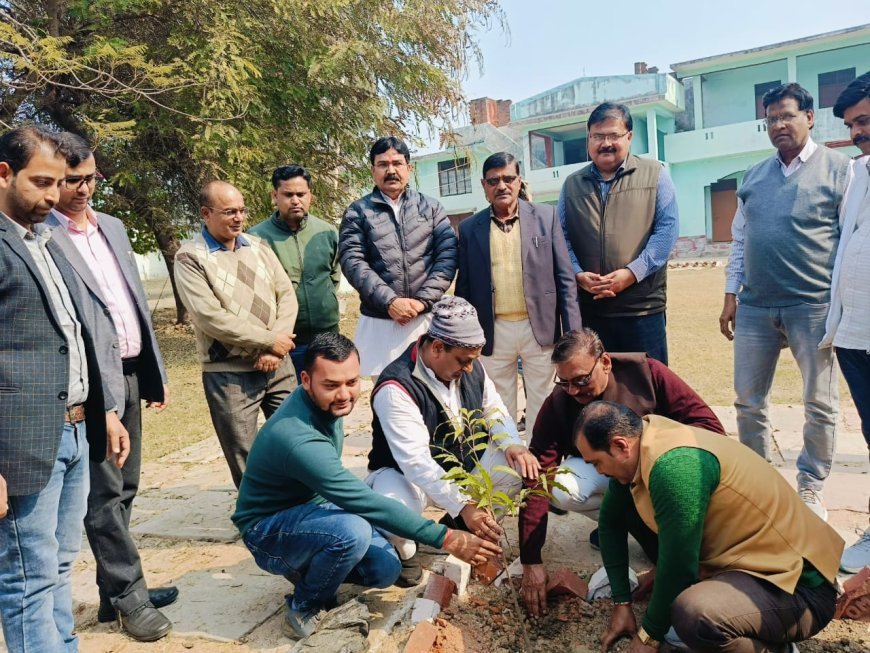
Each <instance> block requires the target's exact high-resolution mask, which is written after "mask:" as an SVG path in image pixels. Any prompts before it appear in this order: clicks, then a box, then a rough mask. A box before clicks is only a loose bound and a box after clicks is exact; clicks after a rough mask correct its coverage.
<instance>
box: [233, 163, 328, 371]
mask: <svg viewBox="0 0 870 653" xmlns="http://www.w3.org/2000/svg"><path fill="white" fill-rule="evenodd" d="M272 188H273V189H274V190H272V201H273V202H274V203H275V206H276V207H277V210H276V211H275V212H274V213H273V214H272V215H271V217H269V219H268V220H264V221H263V222H261V223H260V224H258V225H256V226H254V227H251V229H249V230H248V233H251V234H254V235H255V236H259V237H260V238H262V239H263V240H265V241H266V242H267V243H269V246H270V247H271V248H272V251H274V252H275V255H276V256H277V257H278V260H279V261H280V262H281V267H283V268H284V270H285V271H286V272H287V276H288V277H290V281H292V282H293V288H294V289H295V290H296V301H297V303H298V304H299V313H298V315H297V316H296V326H295V327H294V330H295V331H296V337H295V338H294V340H293V341H294V342H295V343H296V347H295V348H294V349H293V350H292V351H291V352H290V358H291V360H292V361H293V366H294V367H295V368H296V378H299V374H300V373H301V372H302V359H303V358H304V357H305V351H306V350H307V349H308V343H310V342H311V340H312V338H314V336H316V335H317V334H318V333H324V332H326V331H334V332H337V331H338V320H339V310H338V283H339V281H340V280H341V272H340V271H339V268H338V230H337V229H336V228H335V227H333V226H332V225H331V224H329V223H328V222H326V221H325V220H321V219H320V218H317V217H314V216H313V215H311V214H310V213H309V212H308V211H309V209H310V208H311V202H312V200H313V199H314V196H313V195H312V194H311V174H309V172H308V171H307V170H306V169H305V168H303V167H302V166H300V165H296V164H295V163H293V164H290V165H286V166H281V167H280V168H277V169H276V170H275V172H273V173H272Z"/></svg>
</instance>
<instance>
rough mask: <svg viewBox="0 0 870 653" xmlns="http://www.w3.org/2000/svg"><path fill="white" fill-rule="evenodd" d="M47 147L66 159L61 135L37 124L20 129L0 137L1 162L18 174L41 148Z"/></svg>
mask: <svg viewBox="0 0 870 653" xmlns="http://www.w3.org/2000/svg"><path fill="white" fill-rule="evenodd" d="M45 145H47V146H48V148H49V149H50V150H51V151H52V152H53V153H54V154H61V155H62V156H63V157H64V158H66V147H65V145H64V143H63V141H62V139H61V135H60V134H59V133H57V132H53V131H50V130H49V129H47V128H46V127H43V126H42V125H36V124H31V125H24V126H23V127H18V128H17V129H13V130H12V131H8V132H6V133H5V134H3V136H0V161H2V162H4V163H6V164H8V165H9V167H10V168H12V172H16V173H17V172H18V171H20V170H22V169H23V168H26V167H27V164H28V163H30V159H32V158H33V156H34V155H35V154H36V152H37V151H38V150H39V148H40V147H42V146H45Z"/></svg>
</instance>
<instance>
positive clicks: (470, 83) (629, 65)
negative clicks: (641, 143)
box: [463, 0, 870, 124]
mask: <svg viewBox="0 0 870 653" xmlns="http://www.w3.org/2000/svg"><path fill="white" fill-rule="evenodd" d="M501 6H502V8H503V9H504V12H505V14H506V16H507V22H508V27H509V30H510V35H509V36H507V35H505V34H504V33H503V32H502V31H500V30H499V29H497V28H493V29H492V30H491V31H490V32H487V33H483V34H480V39H479V41H480V45H481V49H482V51H483V66H484V73H483V75H482V76H481V75H480V74H479V72H478V70H477V67H476V66H474V67H473V68H472V70H471V71H470V73H469V75H468V79H467V80H465V82H464V83H463V88H464V89H465V92H466V98H467V99H473V98H477V97H482V96H488V97H491V98H495V99H509V100H513V101H515V102H516V101H518V100H522V99H524V98H527V97H530V96H532V95H535V94H537V93H540V92H542V91H545V90H547V89H549V88H552V87H554V86H558V85H559V84H562V83H564V82H567V81H570V80H572V79H575V78H577V77H584V76H593V75H630V74H632V73H633V72H634V62H635V61H646V62H647V64H649V65H650V66H658V67H659V70H660V71H662V72H668V71H669V70H670V65H671V64H672V63H678V62H681V61H688V60H691V59H699V58H701V57H708V56H712V55H716V54H724V53H726V52H734V51H736V50H746V49H749V48H756V47H759V46H763V45H768V44H771V43H778V42H780V41H788V40H791V39H798V38H801V37H805V36H811V35H813V34H821V33H823V32H830V31H833V30H838V29H843V28H846V27H853V26H856V25H860V24H863V23H868V22H870V2H868V1H867V0H850V1H849V2H830V1H828V2H825V1H824V0H776V1H771V0H726V1H724V2H716V1H715V0H713V1H711V0H694V1H691V0H646V1H644V2H641V1H640V0H622V1H617V2H602V1H601V0H598V1H594V2H590V1H589V0H503V2H502V3H501ZM868 63H870V62H868ZM463 124H464V123H463Z"/></svg>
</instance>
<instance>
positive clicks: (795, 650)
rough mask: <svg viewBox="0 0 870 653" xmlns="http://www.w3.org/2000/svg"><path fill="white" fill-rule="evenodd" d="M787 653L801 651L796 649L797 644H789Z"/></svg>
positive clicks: (799, 652)
mask: <svg viewBox="0 0 870 653" xmlns="http://www.w3.org/2000/svg"><path fill="white" fill-rule="evenodd" d="M788 653H801V651H800V649H799V648H798V647H797V644H795V643H794V642H791V643H789V645H788Z"/></svg>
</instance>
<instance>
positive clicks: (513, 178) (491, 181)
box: [484, 175, 519, 188]
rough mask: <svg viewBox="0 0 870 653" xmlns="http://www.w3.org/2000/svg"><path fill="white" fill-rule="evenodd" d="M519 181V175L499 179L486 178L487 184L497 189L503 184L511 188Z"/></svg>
mask: <svg viewBox="0 0 870 653" xmlns="http://www.w3.org/2000/svg"><path fill="white" fill-rule="evenodd" d="M517 179H519V177H518V176H517V175H499V176H498V177H486V178H485V179H484V181H485V182H486V183H487V185H488V186H491V187H492V188H495V187H496V186H498V185H499V184H500V183H501V182H504V183H505V186H510V185H511V184H512V183H514V182H515V181H516V180H517Z"/></svg>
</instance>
